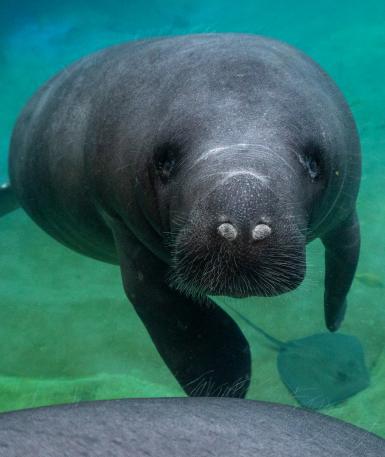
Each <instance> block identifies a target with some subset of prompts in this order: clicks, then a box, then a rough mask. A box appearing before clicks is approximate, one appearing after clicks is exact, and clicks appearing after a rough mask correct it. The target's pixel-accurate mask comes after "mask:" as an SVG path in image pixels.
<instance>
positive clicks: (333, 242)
mask: <svg viewBox="0 0 385 457" xmlns="http://www.w3.org/2000/svg"><path fill="white" fill-rule="evenodd" d="M322 242H323V244H324V246H325V296H324V307H325V321H326V326H327V328H328V329H329V330H330V331H332V332H334V331H336V330H338V328H339V326H340V325H341V323H342V321H343V318H344V315H345V310H346V296H347V294H348V292H349V289H350V286H351V284H352V281H353V278H354V274H355V271H356V267H357V262H358V257H359V252H360V226H359V222H358V219H357V214H356V212H355V211H354V212H353V214H352V215H351V216H350V217H349V218H348V219H346V220H345V221H344V222H343V223H342V224H340V225H339V226H338V227H337V228H335V229H334V230H333V231H331V232H328V233H327V234H326V235H324V236H323V237H322Z"/></svg>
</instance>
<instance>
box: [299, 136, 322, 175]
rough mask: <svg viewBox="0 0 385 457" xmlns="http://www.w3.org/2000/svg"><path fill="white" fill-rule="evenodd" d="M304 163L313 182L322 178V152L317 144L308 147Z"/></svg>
mask: <svg viewBox="0 0 385 457" xmlns="http://www.w3.org/2000/svg"><path fill="white" fill-rule="evenodd" d="M302 163H303V165H304V167H305V169H306V171H307V172H308V174H309V176H310V178H311V179H312V180H314V181H315V180H317V179H319V178H320V177H321V176H322V164H321V151H320V150H319V148H318V147H317V146H316V145H315V144H312V143H310V144H308V145H307V146H306V148H305V152H304V155H303V162H302Z"/></svg>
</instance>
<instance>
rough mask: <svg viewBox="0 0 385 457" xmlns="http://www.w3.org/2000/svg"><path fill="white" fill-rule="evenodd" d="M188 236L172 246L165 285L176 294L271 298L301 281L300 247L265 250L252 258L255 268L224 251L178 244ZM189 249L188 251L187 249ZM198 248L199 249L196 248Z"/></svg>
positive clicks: (296, 244) (226, 250)
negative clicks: (270, 296)
mask: <svg viewBox="0 0 385 457" xmlns="http://www.w3.org/2000/svg"><path fill="white" fill-rule="evenodd" d="M186 234H188V230H184V232H182V233H181V234H179V235H180V236H179V237H178V238H179V240H178V241H177V242H176V243H175V244H174V246H173V252H172V262H171V269H170V271H169V274H168V283H169V284H170V286H171V287H173V288H175V289H177V290H179V291H180V292H182V293H184V294H187V295H190V296H195V295H199V296H201V297H203V296H205V295H234V296H238V295H240V296H248V295H262V296H264V295H275V294H276V293H277V291H280V293H282V292H284V291H288V290H291V289H292V288H293V282H294V283H299V282H300V281H301V280H302V278H303V274H304V273H303V271H304V270H305V266H306V263H305V260H303V259H300V258H297V259H296V261H294V260H293V259H294V258H296V257H298V256H296V252H297V250H298V249H299V248H300V247H301V246H302V245H301V244H298V243H297V242H292V243H291V244H288V245H286V246H285V249H286V251H285V250H283V249H274V248H267V249H266V250H265V251H264V252H263V254H261V255H260V256H258V258H256V259H255V260H256V264H255V265H254V264H247V263H246V264H243V263H242V260H241V259H242V254H241V256H240V257H239V256H238V254H237V252H236V251H234V252H233V251H232V250H228V249H226V247H225V246H224V244H220V246H219V249H217V250H215V249H214V250H213V249H211V250H210V249H205V248H204V247H201V246H200V245H197V244H194V243H192V245H191V244H190V243H188V242H187V243H186V242H181V238H182V239H183V237H184V236H185V235H186ZM190 246H191V247H190ZM197 246H199V247H197Z"/></svg>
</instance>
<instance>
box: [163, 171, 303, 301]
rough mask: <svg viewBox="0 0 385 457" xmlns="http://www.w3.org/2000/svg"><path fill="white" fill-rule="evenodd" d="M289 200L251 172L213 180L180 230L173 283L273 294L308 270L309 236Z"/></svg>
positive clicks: (217, 291)
mask: <svg viewBox="0 0 385 457" xmlns="http://www.w3.org/2000/svg"><path fill="white" fill-rule="evenodd" d="M288 208H291V210H293V206H292V205H287V204H285V203H283V202H282V201H281V199H280V198H279V197H278V196H277V195H276V193H275V192H273V191H272V190H271V189H269V188H266V187H265V186H262V185H261V184H260V183H258V182H255V180H252V179H249V178H248V177H245V176H243V177H238V178H237V179H233V180H231V181H229V182H225V183H223V184H222V185H220V186H217V185H215V184H214V185H213V186H212V188H211V189H210V190H209V191H208V193H206V194H204V195H202V196H200V198H199V199H198V201H197V202H196V203H195V205H194V206H193V208H192V210H191V212H190V215H189V217H188V218H187V220H186V221H185V222H184V223H183V225H181V226H180V227H179V229H178V230H177V233H176V236H175V240H174V243H173V250H172V269H171V274H170V278H171V279H170V282H171V285H173V286H174V287H176V288H178V289H180V290H181V291H182V292H185V293H187V294H188V295H193V296H200V295H202V296H203V295H204V296H205V295H226V296H233V297H248V296H258V295H259V296H272V295H278V294H281V293H283V292H287V291H289V290H293V289H295V288H296V287H297V286H298V285H299V284H300V283H301V282H302V280H303V278H304V275H305V237H304V235H303V234H302V232H301V230H300V229H299V226H298V224H297V221H296V217H293V214H287V210H288Z"/></svg>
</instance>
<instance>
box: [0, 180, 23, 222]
mask: <svg viewBox="0 0 385 457" xmlns="http://www.w3.org/2000/svg"><path fill="white" fill-rule="evenodd" d="M19 207H20V204H19V202H18V201H17V199H16V196H15V194H14V193H13V191H12V189H11V186H10V185H9V184H3V185H1V186H0V217H1V216H5V215H6V214H8V213H10V212H11V211H14V210H15V209H17V208H19Z"/></svg>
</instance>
